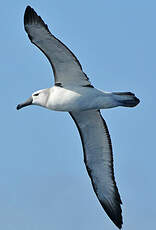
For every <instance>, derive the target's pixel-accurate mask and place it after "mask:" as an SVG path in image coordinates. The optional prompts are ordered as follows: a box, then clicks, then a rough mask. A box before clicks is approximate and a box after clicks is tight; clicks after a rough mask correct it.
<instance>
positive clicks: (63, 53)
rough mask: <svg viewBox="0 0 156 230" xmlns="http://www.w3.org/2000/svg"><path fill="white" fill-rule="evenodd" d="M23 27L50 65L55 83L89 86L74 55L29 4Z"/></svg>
mask: <svg viewBox="0 0 156 230" xmlns="http://www.w3.org/2000/svg"><path fill="white" fill-rule="evenodd" d="M24 27H25V30H26V32H27V34H28V37H29V38H30V40H31V42H32V43H33V44H34V45H36V46H37V47H38V48H39V49H40V50H41V51H42V52H43V53H44V54H45V55H46V57H47V58H48V60H49V61H50V64H51V66H52V69H53V72H54V78H55V84H56V85H60V86H64V87H65V86H68V85H79V86H88V85H89V86H90V82H89V80H88V77H87V76H86V74H85V73H84V72H83V71H82V67H81V64H80V62H79V61H78V59H77V58H76V57H75V55H74V54H73V53H72V52H71V51H70V50H69V49H68V47H66V46H65V45H64V44H63V43H62V42H61V41H59V40H58V39H57V38H56V37H54V35H52V34H51V33H50V31H49V29H48V26H47V25H46V24H45V23H44V21H43V20H42V18H41V17H40V16H38V15H37V13H36V12H35V11H34V9H32V8H31V7H30V6H27V8H26V10H25V14H24Z"/></svg>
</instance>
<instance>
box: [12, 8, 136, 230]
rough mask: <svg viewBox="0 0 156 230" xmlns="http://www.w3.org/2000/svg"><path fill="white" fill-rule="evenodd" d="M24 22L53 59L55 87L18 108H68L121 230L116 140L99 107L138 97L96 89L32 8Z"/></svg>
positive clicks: (96, 184)
mask: <svg viewBox="0 0 156 230" xmlns="http://www.w3.org/2000/svg"><path fill="white" fill-rule="evenodd" d="M24 26H25V30H26V32H27V33H28V36H29V38H30V40H31V42H32V43H33V44H34V45H36V46H37V47H38V48H39V49H40V50H41V51H42V52H43V53H44V54H45V55H46V57H47V58H48V60H49V61H50V64H51V66H52V69H53V73H54V78H55V85H54V86H53V87H51V88H47V89H43V90H39V91H37V92H35V93H33V94H32V96H31V97H29V98H28V100H27V101H26V102H24V103H22V104H19V105H18V106H17V109H21V108H22V107H25V106H28V105H39V106H42V107H45V108H47V109H50V110H56V111H64V112H69V114H70V115H71V117H72V118H73V120H74V122H75V124H76V126H77V128H78V130H79V133H80V137H81V141H82V146H83V152H84V162H85V165H86V169H87V172H88V174H89V176H90V179H91V182H92V185H93V189H94V191H95V193H96V195H97V197H98V200H99V201H100V203H101V205H102V207H103V208H104V210H105V211H106V213H107V214H108V216H109V217H110V219H111V220H112V221H113V222H114V224H115V225H116V226H117V227H118V228H121V227H122V223H123V221H122V210H121V203H122V202H121V199H120V195H119V192H118V189H117V186H116V182H115V178H114V169H113V153H112V144H111V139H110V135H109V132H108V128H107V125H106V122H105V121H104V119H103V118H102V116H101V114H100V109H108V108H113V107H117V106H125V107H134V106H136V105H137V104H138V103H139V99H138V98H137V97H135V95H134V94H133V93H131V92H113V93H110V92H104V91H101V90H98V89H96V88H94V87H93V86H92V85H91V83H90V81H89V79H88V77H87V75H86V74H85V73H84V72H83V70H82V66H81V64H80V62H79V61H78V60H77V58H76V57H75V55H74V54H73V53H72V52H71V51H70V50H69V49H68V48H67V47H66V46H65V45H64V44H63V43H62V42H61V41H59V40H58V39H57V38H55V37H54V35H52V34H51V33H50V31H49V29H48V27H47V25H46V24H45V23H44V21H43V20H42V19H41V17H40V16H38V15H37V14H36V12H35V11H34V10H33V9H32V8H31V7H30V6H28V7H27V8H26V11H25V15H24Z"/></svg>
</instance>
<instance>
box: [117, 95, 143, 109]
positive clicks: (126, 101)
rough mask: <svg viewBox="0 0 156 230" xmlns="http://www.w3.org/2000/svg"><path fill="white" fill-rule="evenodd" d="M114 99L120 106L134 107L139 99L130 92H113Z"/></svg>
mask: <svg viewBox="0 0 156 230" xmlns="http://www.w3.org/2000/svg"><path fill="white" fill-rule="evenodd" d="M113 95H114V99H115V100H116V101H118V103H119V104H120V105H121V106H125V107H134V106H136V105H137V104H139V102H140V100H139V99H138V98H137V97H136V96H135V94H134V93H131V92H119V93H118V92H117V93H116V92H114V93H113Z"/></svg>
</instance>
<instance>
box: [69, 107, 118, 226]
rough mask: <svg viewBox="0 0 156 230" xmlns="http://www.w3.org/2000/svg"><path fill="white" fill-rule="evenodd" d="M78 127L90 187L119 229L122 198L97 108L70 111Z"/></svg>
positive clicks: (107, 139) (104, 126) (108, 136)
mask: <svg viewBox="0 0 156 230" xmlns="http://www.w3.org/2000/svg"><path fill="white" fill-rule="evenodd" d="M70 115H71V116H72V118H73V120H74V121H75V124H76V126H77V128H78V130H79V133H80V137H81V141H82V146H83V151H84V162H85V165H86V168H87V171H88V174H89V176H90V179H91V181H92V185H93V189H94V191H95V193H96V195H97V197H98V199H99V201H100V203H101V205H102V207H103V208H104V210H105V211H106V213H107V215H108V216H109V217H110V219H111V220H112V221H113V222H114V224H115V225H116V226H117V227H118V228H121V226H122V210H121V206H120V204H121V203H122V202H121V199H120V195H119V192H118V189H117V186H116V183H115V178H114V170H113V155H112V145H111V139H110V135H109V132H108V128H107V125H106V122H105V121H104V119H103V118H102V116H101V114H100V111H84V112H72V113H70Z"/></svg>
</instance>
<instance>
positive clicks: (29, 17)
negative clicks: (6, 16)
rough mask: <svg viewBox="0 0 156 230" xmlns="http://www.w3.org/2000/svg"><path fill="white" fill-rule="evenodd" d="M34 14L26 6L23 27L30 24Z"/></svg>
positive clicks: (31, 9) (30, 8)
mask: <svg viewBox="0 0 156 230" xmlns="http://www.w3.org/2000/svg"><path fill="white" fill-rule="evenodd" d="M35 15H36V12H35V11H34V9H33V8H32V7H31V6H27V7H26V9H25V13H24V25H27V24H32V22H33V19H34V16H35Z"/></svg>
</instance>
